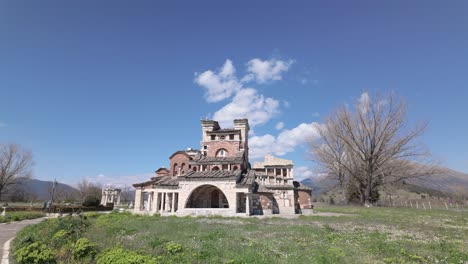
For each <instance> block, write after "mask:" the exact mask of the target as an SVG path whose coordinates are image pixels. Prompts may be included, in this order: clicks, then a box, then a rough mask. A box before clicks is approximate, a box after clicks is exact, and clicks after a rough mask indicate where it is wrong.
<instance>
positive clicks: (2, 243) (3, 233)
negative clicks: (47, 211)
mask: <svg viewBox="0 0 468 264" xmlns="http://www.w3.org/2000/svg"><path fill="white" fill-rule="evenodd" d="M46 218H47V217H41V218H37V219H31V220H23V221H18V222H11V223H6V224H0V259H1V264H8V251H9V249H10V247H9V242H10V241H9V240H10V239H12V238H14V237H15V235H16V233H18V231H20V230H21V229H23V228H24V227H26V226H28V225H33V224H37V223H39V222H41V221H43V220H44V219H46ZM7 241H8V243H7ZM4 251H6V252H4ZM4 257H5V258H4Z"/></svg>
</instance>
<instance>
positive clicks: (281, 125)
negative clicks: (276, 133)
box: [275, 122, 284, 130]
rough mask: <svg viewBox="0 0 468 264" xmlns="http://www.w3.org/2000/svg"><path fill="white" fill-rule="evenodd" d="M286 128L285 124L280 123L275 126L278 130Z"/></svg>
mask: <svg viewBox="0 0 468 264" xmlns="http://www.w3.org/2000/svg"><path fill="white" fill-rule="evenodd" d="M283 127H284V123H283V122H278V123H277V124H276V126H275V128H276V130H281V129H283Z"/></svg>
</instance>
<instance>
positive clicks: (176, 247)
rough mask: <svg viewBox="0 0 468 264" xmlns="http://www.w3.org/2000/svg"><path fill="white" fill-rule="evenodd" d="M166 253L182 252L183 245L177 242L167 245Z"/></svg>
mask: <svg viewBox="0 0 468 264" xmlns="http://www.w3.org/2000/svg"><path fill="white" fill-rule="evenodd" d="M166 252H167V253H169V254H176V253H179V252H182V245H181V244H178V243H176V242H169V243H166Z"/></svg>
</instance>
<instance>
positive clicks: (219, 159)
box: [190, 156, 243, 164]
mask: <svg viewBox="0 0 468 264" xmlns="http://www.w3.org/2000/svg"><path fill="white" fill-rule="evenodd" d="M242 162H243V158H242V156H240V157H239V156H238V157H207V156H201V157H200V158H198V159H194V160H192V161H190V163H191V164H211V163H217V164H223V163H224V164H229V163H242Z"/></svg>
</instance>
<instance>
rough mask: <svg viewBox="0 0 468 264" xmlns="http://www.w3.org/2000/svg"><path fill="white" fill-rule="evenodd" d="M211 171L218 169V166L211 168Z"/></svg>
mask: <svg viewBox="0 0 468 264" xmlns="http://www.w3.org/2000/svg"><path fill="white" fill-rule="evenodd" d="M211 170H212V171H219V167H218V166H214V167H213V168H211Z"/></svg>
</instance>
